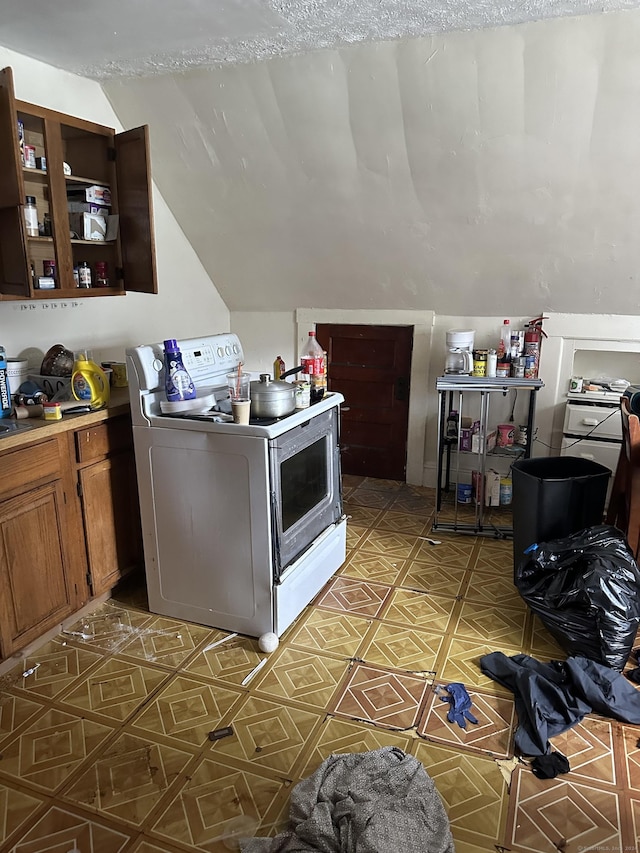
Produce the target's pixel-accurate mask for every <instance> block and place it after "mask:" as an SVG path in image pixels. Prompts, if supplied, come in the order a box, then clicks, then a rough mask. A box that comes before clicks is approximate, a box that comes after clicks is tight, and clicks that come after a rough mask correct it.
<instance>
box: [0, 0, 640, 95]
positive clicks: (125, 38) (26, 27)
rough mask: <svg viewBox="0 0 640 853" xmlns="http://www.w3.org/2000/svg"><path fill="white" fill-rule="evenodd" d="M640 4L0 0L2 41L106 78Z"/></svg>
mask: <svg viewBox="0 0 640 853" xmlns="http://www.w3.org/2000/svg"><path fill="white" fill-rule="evenodd" d="M639 6H640V2H634V1H633V0H441V2H438V0H179V2H176V0H108V2H105V0H54V2H51V0H2V12H1V19H0V45H2V46H4V47H7V48H11V49H12V50H15V51H17V52H18V53H23V54H25V55H27V56H30V57H33V58H35V59H39V60H42V61H44V62H47V63H49V64H50V65H53V66H56V67H58V68H64V69H66V70H67V71H71V72H73V73H76V74H80V75H82V76H85V77H90V78H94V79H98V80H104V79H108V78H113V77H127V76H141V75H143V76H146V75H152V74H162V73H167V72H176V71H183V70H187V69H190V68H193V67H196V66H212V65H220V64H230V63H241V62H252V61H255V60H259V59H266V58H269V57H274V56H285V55H290V54H296V53H303V52H306V51H310V50H316V49H319V48H325V47H338V46H344V45H348V44H357V43H361V42H372V41H383V40H389V39H397V38H401V37H418V36H424V35H431V34H437V33H443V32H446V31H450V30H471V29H478V28H481V27H495V26H501V25H504V24H519V23H523V22H525V21H533V20H540V19H543V18H557V17H564V16H569V15H582V14H587V13H591V12H608V11H614V10H623V9H632V8H637V7H639Z"/></svg>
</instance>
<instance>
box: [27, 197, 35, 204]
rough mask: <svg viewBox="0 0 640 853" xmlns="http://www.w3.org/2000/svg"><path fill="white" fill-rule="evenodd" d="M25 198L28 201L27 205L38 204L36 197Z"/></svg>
mask: <svg viewBox="0 0 640 853" xmlns="http://www.w3.org/2000/svg"><path fill="white" fill-rule="evenodd" d="M25 198H26V200H27V204H35V203H36V197H35V196H34V195H28V196H25Z"/></svg>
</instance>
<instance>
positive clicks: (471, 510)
mask: <svg viewBox="0 0 640 853" xmlns="http://www.w3.org/2000/svg"><path fill="white" fill-rule="evenodd" d="M542 387H543V382H542V381H541V380H540V379H512V378H504V379H503V378H499V379H486V378H477V377H472V376H456V375H451V376H440V377H438V379H437V381H436V390H437V391H438V405H439V429H438V454H437V455H438V474H437V476H438V481H437V491H436V513H435V518H434V523H433V528H434V530H454V531H457V532H459V533H471V534H476V535H486V536H495V537H503V538H505V537H507V536H510V535H511V534H512V528H511V523H510V518H509V517H507V518H503V519H496V518H495V517H493V513H494V509H493V508H494V507H496V506H499V505H500V504H501V501H500V494H501V492H502V493H503V495H504V493H505V490H506V489H507V488H508V484H507V483H506V482H504V481H505V480H506V477H504V474H502V475H501V470H502V468H503V467H505V466H506V468H507V469H508V468H509V467H510V465H511V464H512V463H513V462H514V461H515V460H516V459H518V458H520V457H522V456H527V457H528V456H530V455H531V445H532V441H533V434H534V418H535V405H536V392H537V391H538V390H539V389H540V388H542ZM518 391H524V392H526V393H527V394H528V400H527V406H526V414H525V415H524V418H523V420H522V421H521V423H522V425H523V427H524V429H525V435H524V443H523V444H521V445H520V444H513V445H511V444H510V445H508V446H500V432H501V430H500V429H499V428H498V427H497V423H496V421H495V420H494V419H492V411H493V410H494V409H497V407H496V406H495V405H494V406H492V405H491V402H492V397H493V398H494V403H495V402H496V398H501V397H506V396H507V395H509V394H510V392H518ZM513 408H515V400H514V403H513ZM467 410H468V411H469V412H472V414H468V413H467ZM452 411H454V412H456V429H455V435H452V434H451V432H452V429H451V417H450V413H451V412H452ZM495 417H496V416H495V415H494V416H493V418H495ZM498 417H499V415H498ZM463 424H468V425H469V427H470V430H471V435H470V436H469V437H467V436H462V431H463V429H465V428H466V427H463V426H462V425H463ZM502 426H506V425H505V424H503V425H502ZM502 432H505V430H502ZM469 438H470V442H469V440H468V439H469ZM462 439H464V440H463V441H462V443H461V440H462ZM462 459H465V460H467V461H468V462H469V464H468V465H464V464H461V460H462ZM501 460H502V461H501ZM504 460H506V462H505V461H504ZM465 480H466V481H470V483H471V485H470V486H469V482H465Z"/></svg>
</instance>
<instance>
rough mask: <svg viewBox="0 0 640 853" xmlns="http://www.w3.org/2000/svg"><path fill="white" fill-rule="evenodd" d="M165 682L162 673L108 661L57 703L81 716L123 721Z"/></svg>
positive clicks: (148, 668)
mask: <svg viewBox="0 0 640 853" xmlns="http://www.w3.org/2000/svg"><path fill="white" fill-rule="evenodd" d="M167 678H169V674H168V673H167V672H164V671H162V670H158V669H152V668H151V667H149V666H143V665H140V664H137V663H131V662H129V661H126V660H120V659H118V658H111V659H109V660H107V661H105V663H103V664H101V665H100V666H98V667H97V669H94V671H93V672H92V673H91V675H90V676H88V677H87V678H86V679H85V680H84V681H82V682H81V683H80V684H79V685H77V686H76V687H73V688H72V689H70V690H68V691H66V692H63V694H62V695H61V697H60V701H61V702H63V703H64V705H65V706H73V707H74V708H77V709H78V710H79V711H81V712H82V713H87V712H90V713H92V714H96V715H97V716H99V717H101V718H103V719H106V720H119V721H124V720H126V719H127V717H128V716H129V715H130V714H132V713H133V712H134V711H135V710H136V709H137V708H140V707H141V706H142V705H143V704H144V703H145V702H146V701H147V699H148V697H149V695H150V694H152V693H154V692H155V690H156V689H157V688H158V687H159V686H160V685H161V684H162V683H163V681H166V680H167Z"/></svg>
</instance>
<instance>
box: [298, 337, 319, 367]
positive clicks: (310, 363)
mask: <svg viewBox="0 0 640 853" xmlns="http://www.w3.org/2000/svg"><path fill="white" fill-rule="evenodd" d="M300 364H301V365H302V370H303V373H306V374H307V375H309V376H320V375H321V374H323V373H324V352H323V351H322V347H321V346H320V344H319V343H318V341H317V340H316V333H315V332H309V338H308V340H307V342H306V344H305V345H304V348H303V350H302V354H301V356H300Z"/></svg>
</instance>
